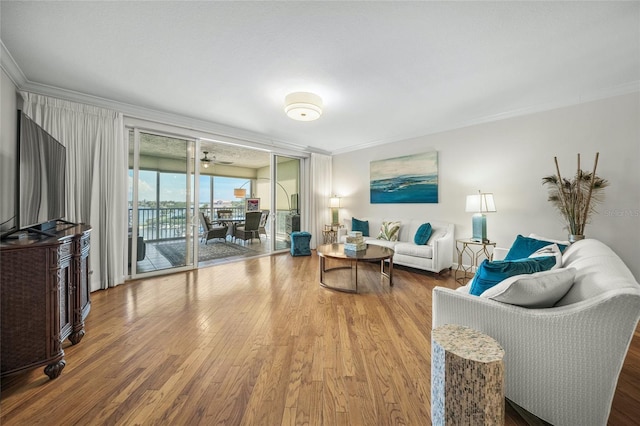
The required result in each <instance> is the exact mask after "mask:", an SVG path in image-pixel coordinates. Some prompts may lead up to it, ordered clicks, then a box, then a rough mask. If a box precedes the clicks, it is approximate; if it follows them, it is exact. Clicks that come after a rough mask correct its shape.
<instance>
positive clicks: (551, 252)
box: [529, 244, 562, 270]
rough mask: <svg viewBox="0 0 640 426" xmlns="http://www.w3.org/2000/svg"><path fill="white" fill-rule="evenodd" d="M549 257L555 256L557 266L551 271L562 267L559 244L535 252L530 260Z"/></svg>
mask: <svg viewBox="0 0 640 426" xmlns="http://www.w3.org/2000/svg"><path fill="white" fill-rule="evenodd" d="M547 256H554V257H555V258H556V264H555V265H554V266H553V268H551V270H554V269H558V268H559V267H561V266H562V252H561V251H560V247H558V245H557V244H550V245H548V246H544V247H542V248H541V249H538V250H536V251H535V252H533V253H531V255H530V256H529V258H532V257H547Z"/></svg>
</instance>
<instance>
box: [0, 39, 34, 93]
mask: <svg viewBox="0 0 640 426" xmlns="http://www.w3.org/2000/svg"><path fill="white" fill-rule="evenodd" d="M0 68H2V70H3V71H4V72H5V74H7V76H8V77H9V79H10V80H11V82H12V83H13V84H14V86H16V87H18V88H20V87H22V86H24V85H25V84H26V83H27V81H28V80H27V77H26V76H25V75H24V73H23V72H22V70H21V69H20V67H19V66H18V64H17V63H16V61H15V60H14V59H13V56H11V53H9V50H8V49H7V47H6V46H5V45H4V43H3V42H2V40H0Z"/></svg>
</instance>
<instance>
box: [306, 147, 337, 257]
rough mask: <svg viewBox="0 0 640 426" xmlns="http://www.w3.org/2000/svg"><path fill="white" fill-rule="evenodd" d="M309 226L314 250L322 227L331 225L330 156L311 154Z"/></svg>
mask: <svg viewBox="0 0 640 426" xmlns="http://www.w3.org/2000/svg"><path fill="white" fill-rule="evenodd" d="M309 175H310V176H309V189H310V191H309V194H311V195H310V203H309V205H310V209H311V215H310V224H309V229H310V230H311V235H312V237H311V244H310V245H311V248H316V247H317V246H318V242H319V241H321V239H320V238H321V237H322V231H323V229H324V225H326V224H329V223H331V218H330V216H331V214H330V213H331V212H330V210H329V199H330V198H331V195H332V194H331V187H332V166H331V156H329V155H323V154H315V153H312V154H311V163H310V165H309Z"/></svg>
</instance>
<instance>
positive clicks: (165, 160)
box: [129, 128, 198, 277]
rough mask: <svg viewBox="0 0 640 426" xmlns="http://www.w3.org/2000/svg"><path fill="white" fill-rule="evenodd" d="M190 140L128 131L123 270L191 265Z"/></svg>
mask: <svg viewBox="0 0 640 426" xmlns="http://www.w3.org/2000/svg"><path fill="white" fill-rule="evenodd" d="M195 145H196V141H195V140H188V139H184V138H179V137H174V136H168V135H161V134H155V133H151V132H147V131H142V130H139V129H136V128H134V129H131V130H130V131H129V273H130V275H131V276H132V277H135V276H136V275H139V274H146V273H154V272H157V271H162V273H166V272H167V270H168V269H177V270H183V269H191V268H193V267H194V266H195V265H196V264H197V262H196V261H194V259H197V257H196V255H197V253H196V250H197V245H196V244H195V242H196V241H197V239H198V228H197V227H198V221H197V217H196V210H195V201H196V197H195V194H196V188H195V186H196V185H195V182H196V180H195V177H196V173H197V171H196V170H195V168H194V157H195V155H194V153H195V152H196V146H195Z"/></svg>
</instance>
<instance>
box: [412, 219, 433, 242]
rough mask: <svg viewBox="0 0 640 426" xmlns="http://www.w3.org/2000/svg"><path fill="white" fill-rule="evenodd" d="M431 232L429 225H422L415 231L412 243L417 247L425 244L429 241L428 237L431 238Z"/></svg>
mask: <svg viewBox="0 0 640 426" xmlns="http://www.w3.org/2000/svg"><path fill="white" fill-rule="evenodd" d="M431 232H432V229H431V224H430V223H423V224H422V225H420V227H419V228H418V230H417V231H416V235H415V236H414V237H413V242H414V243H416V244H418V245H424V244H427V241H429V237H430V236H431Z"/></svg>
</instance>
